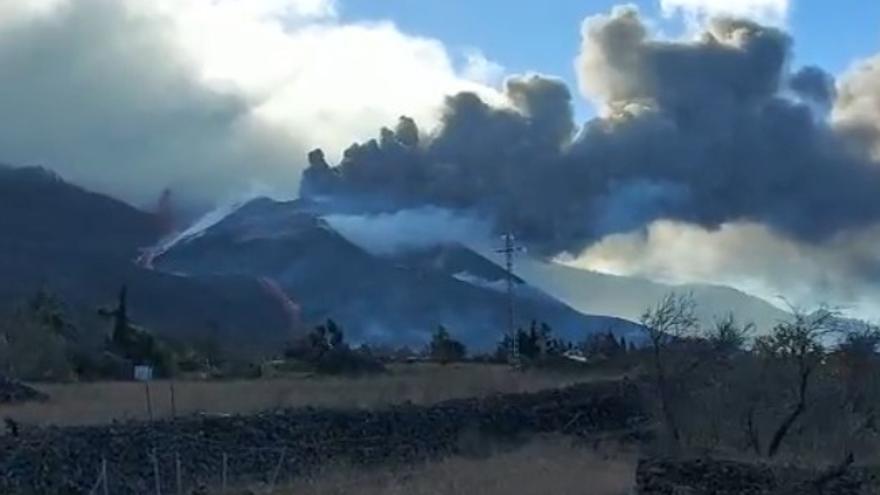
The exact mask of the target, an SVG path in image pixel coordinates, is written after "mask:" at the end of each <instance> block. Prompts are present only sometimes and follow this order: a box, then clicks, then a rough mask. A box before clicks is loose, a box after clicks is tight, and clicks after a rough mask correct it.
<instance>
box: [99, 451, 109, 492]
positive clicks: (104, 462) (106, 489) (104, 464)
mask: <svg viewBox="0 0 880 495" xmlns="http://www.w3.org/2000/svg"><path fill="white" fill-rule="evenodd" d="M101 478H102V479H103V480H104V495H108V494H109V493H110V487H109V486H108V485H109V484H110V483H109V480H108V479H107V458H106V457H103V458H101Z"/></svg>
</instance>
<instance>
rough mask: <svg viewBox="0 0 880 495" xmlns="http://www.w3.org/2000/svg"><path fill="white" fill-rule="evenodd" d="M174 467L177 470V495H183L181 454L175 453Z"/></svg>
mask: <svg viewBox="0 0 880 495" xmlns="http://www.w3.org/2000/svg"><path fill="white" fill-rule="evenodd" d="M174 465H175V466H176V469H177V495H183V479H182V478H181V475H180V453H179V452H175V453H174Z"/></svg>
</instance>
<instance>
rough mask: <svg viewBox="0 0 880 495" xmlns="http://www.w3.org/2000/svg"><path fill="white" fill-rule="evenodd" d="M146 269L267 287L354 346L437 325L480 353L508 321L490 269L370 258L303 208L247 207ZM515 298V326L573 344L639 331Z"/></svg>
mask: <svg viewBox="0 0 880 495" xmlns="http://www.w3.org/2000/svg"><path fill="white" fill-rule="evenodd" d="M444 253H446V254H444ZM438 256H440V258H438ZM443 256H445V258H443ZM444 259H445V260H447V261H446V262H443V260H444ZM449 260H454V262H455V263H459V264H460V265H461V266H456V265H454V264H453V265H449V264H448V263H449ZM154 263H155V266H156V267H157V268H158V269H160V270H165V271H169V272H173V273H186V274H191V275H200V276H204V275H220V274H222V275H246V276H253V277H265V278H268V279H271V280H273V281H275V282H277V283H278V284H279V285H280V286H281V287H282V288H283V289H284V290H285V292H286V293H287V294H288V295H289V296H290V297H291V298H292V299H293V300H295V301H297V303H299V304H300V306H301V309H302V314H303V319H304V320H305V321H307V322H317V321H320V320H323V319H325V318H333V319H334V320H336V321H338V322H339V323H341V324H342V326H343V327H344V328H345V329H346V332H347V333H348V336H349V338H350V339H351V340H353V341H365V342H370V343H393V344H409V345H422V344H424V343H425V342H426V341H427V339H428V338H429V335H430V333H431V332H432V331H433V329H434V328H436V327H437V325H440V324H443V325H445V326H447V327H448V328H450V330H451V331H452V332H453V334H454V335H456V336H457V337H458V338H461V339H462V340H464V341H465V342H466V343H467V344H468V345H470V346H472V347H477V348H482V349H488V348H491V347H492V346H494V345H495V343H496V342H497V341H498V339H499V338H500V336H501V334H502V332H503V329H504V328H505V326H506V321H507V320H506V319H507V316H506V315H507V309H506V308H507V305H506V296H505V294H504V292H503V291H502V290H501V287H503V280H502V278H503V275H504V274H503V271H502V270H501V269H500V268H499V267H497V266H496V265H495V264H493V263H492V262H490V261H488V260H486V259H485V258H482V257H481V256H480V255H478V254H476V253H474V252H473V251H470V250H467V249H466V248H463V247H461V246H457V247H445V248H437V249H434V250H426V251H422V252H410V253H407V254H403V255H398V256H387V257H386V256H378V255H374V254H371V253H369V252H367V251H366V250H364V249H363V248H361V247H360V246H358V245H356V244H354V243H352V242H350V241H349V240H348V239H346V238H345V237H343V236H342V235H341V234H339V233H338V232H336V231H335V230H334V229H332V228H331V227H330V225H329V224H328V223H327V222H325V221H324V220H323V219H322V218H321V215H320V212H319V211H318V210H317V209H316V207H315V205H313V204H311V203H308V202H304V201H294V202H287V203H283V202H276V201H273V200H270V199H265V198H262V199H257V200H253V201H251V202H249V203H247V204H246V205H244V206H242V207H241V208H239V209H238V210H236V211H235V212H234V213H232V214H230V215H229V216H227V217H226V218H225V219H223V220H222V221H220V222H218V223H217V224H215V225H213V226H212V227H210V228H208V229H206V230H205V231H203V232H200V233H198V234H196V235H194V236H191V237H190V238H186V239H183V240H181V241H180V242H179V243H177V244H176V245H174V246H172V247H171V248H170V249H168V250H167V251H166V252H165V253H164V254H162V255H160V256H158V257H157V258H156V259H155V260H154ZM450 266H451V267H453V268H452V269H453V270H454V271H453V272H452V273H450ZM517 293H518V297H517V303H516V307H517V315H518V320H519V321H520V322H521V324H527V322H528V321H530V320H532V319H535V320H540V321H546V322H547V323H549V324H550V325H552V326H553V327H554V328H555V329H556V330H557V332H558V333H559V334H561V335H563V336H565V337H567V338H570V339H573V340H580V339H582V338H584V336H585V335H586V334H587V333H588V332H597V331H606V330H612V331H615V332H618V333H623V334H627V333H633V332H636V331H637V328H638V327H637V326H636V325H634V324H633V323H631V322H628V321H624V320H621V319H617V318H608V317H596V316H588V315H584V314H581V313H578V312H577V311H575V310H573V309H571V308H570V307H568V306H567V305H565V304H563V303H561V302H559V301H557V300H555V299H553V298H552V297H550V296H547V295H546V294H543V293H541V292H540V291H537V290H535V289H532V288H527V287H522V288H520V290H518V291H517Z"/></svg>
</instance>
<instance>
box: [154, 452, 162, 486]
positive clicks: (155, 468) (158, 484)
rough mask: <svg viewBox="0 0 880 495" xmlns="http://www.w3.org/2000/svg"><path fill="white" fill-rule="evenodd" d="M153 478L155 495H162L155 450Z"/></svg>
mask: <svg viewBox="0 0 880 495" xmlns="http://www.w3.org/2000/svg"><path fill="white" fill-rule="evenodd" d="M153 478H154V479H155V485H156V495H162V482H161V481H160V479H159V459H158V458H157V457H156V449H153Z"/></svg>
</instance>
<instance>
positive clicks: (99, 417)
mask: <svg viewBox="0 0 880 495" xmlns="http://www.w3.org/2000/svg"><path fill="white" fill-rule="evenodd" d="M591 378H596V376H592V375H590V376H577V375H571V374H554V373H547V372H541V371H525V372H522V371H515V370H512V369H510V368H509V367H507V366H503V365H488V364H451V365H448V366H440V365H436V364H428V363H419V364H407V365H396V366H394V367H392V368H391V370H390V372H389V373H386V374H382V375H375V376H366V377H362V378H351V377H317V376H303V375H299V376H287V377H278V378H272V379H259V380H234V381H195V380H193V381H175V382H174V383H173V386H174V397H175V405H176V411H177V414H178V415H186V414H192V413H196V412H206V413H251V412H256V411H261V410H266V409H273V408H283V407H297V406H322V407H359V408H369V407H377V406H382V405H387V404H392V403H400V402H405V401H411V402H413V403H417V404H429V403H434V402H438V401H442V400H446V399H451V398H463V397H475V396H485V395H489V394H493V393H504V392H525V391H534V390H539V389H544V388H549V387H559V386H564V385H567V384H571V383H574V382H576V381H583V380H587V379H591ZM34 386H35V387H36V388H38V389H40V390H42V391H44V392H46V393H47V394H49V396H50V400H49V401H48V402H45V403H28V404H21V405H15V406H0V417H9V418H13V419H15V420H17V421H20V422H22V423H24V424H32V425H49V424H54V425H72V424H94V423H105V422H109V421H112V420H126V419H144V418H147V416H148V413H147V407H146V393H145V386H144V384H143V383H135V382H99V383H71V384H35V385H34ZM149 389H150V398H151V404H152V409H153V415H154V417H156V418H163V417H169V416H170V415H171V413H172V408H171V383H170V382H167V381H155V382H151V383H150V386H149Z"/></svg>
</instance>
